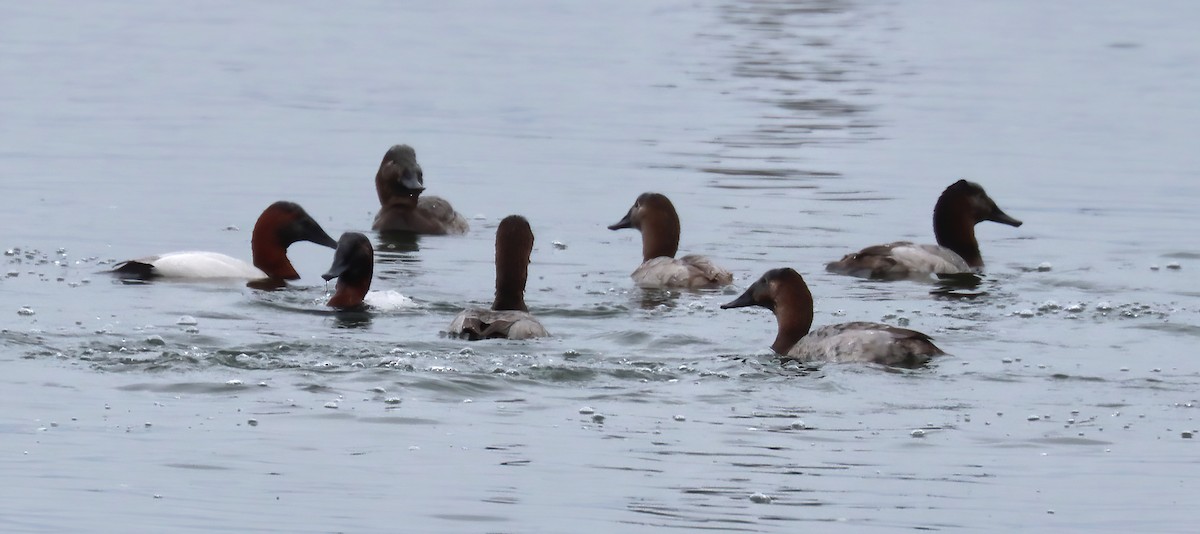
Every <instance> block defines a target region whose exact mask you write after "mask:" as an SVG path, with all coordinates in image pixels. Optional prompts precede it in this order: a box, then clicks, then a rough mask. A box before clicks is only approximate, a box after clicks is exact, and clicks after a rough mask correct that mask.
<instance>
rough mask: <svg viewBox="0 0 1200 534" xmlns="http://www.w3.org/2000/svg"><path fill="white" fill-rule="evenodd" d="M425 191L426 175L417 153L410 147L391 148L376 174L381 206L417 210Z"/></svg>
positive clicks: (384, 156) (398, 146) (377, 191)
mask: <svg viewBox="0 0 1200 534" xmlns="http://www.w3.org/2000/svg"><path fill="white" fill-rule="evenodd" d="M424 190H425V173H424V172H423V171H422V170H421V166H420V165H418V164H417V152H416V151H415V150H413V148H412V147H410V146H408V145H395V146H393V147H392V148H389V149H388V151H387V153H386V154H384V155H383V161H382V162H380V163H379V171H378V172H376V173H375V192H376V193H377V194H378V195H379V205H380V206H382V207H388V206H397V207H409V208H415V207H416V206H417V200H418V199H419V198H420V196H421V192H422V191H424Z"/></svg>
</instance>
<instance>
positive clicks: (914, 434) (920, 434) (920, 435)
mask: <svg viewBox="0 0 1200 534" xmlns="http://www.w3.org/2000/svg"><path fill="white" fill-rule="evenodd" d="M908 435H909V436H912V437H914V438H923V437H925V431H924V430H922V429H920V428H918V429H915V430H913V431H912V432H909V433H908Z"/></svg>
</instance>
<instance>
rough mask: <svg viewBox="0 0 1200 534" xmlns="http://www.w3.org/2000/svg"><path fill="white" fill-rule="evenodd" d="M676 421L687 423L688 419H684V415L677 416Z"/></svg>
mask: <svg viewBox="0 0 1200 534" xmlns="http://www.w3.org/2000/svg"><path fill="white" fill-rule="evenodd" d="M675 420H676V421H687V417H684V416H682V415H676V416H675Z"/></svg>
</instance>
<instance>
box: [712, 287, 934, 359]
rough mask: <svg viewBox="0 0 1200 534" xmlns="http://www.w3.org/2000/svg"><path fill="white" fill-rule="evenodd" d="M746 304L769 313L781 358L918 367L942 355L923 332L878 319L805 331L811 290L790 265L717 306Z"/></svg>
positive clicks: (809, 316) (810, 319)
mask: <svg viewBox="0 0 1200 534" xmlns="http://www.w3.org/2000/svg"><path fill="white" fill-rule="evenodd" d="M746 306H762V307H763V308H766V309H768V310H771V311H772V312H774V313H775V320H776V322H777V323H778V325H779V332H778V333H777V334H776V336H775V342H774V343H772V344H771V349H772V350H774V351H775V353H776V354H779V355H780V356H782V357H783V358H784V359H787V360H799V361H804V362H870V363H878V364H883V365H890V366H896V367H918V366H920V365H922V364H924V363H925V362H927V361H929V359H930V358H932V357H933V356H938V355H941V354H945V353H944V352H942V349H939V348H938V347H937V346H936V345H934V344H933V341H932V340H931V339H930V338H929V336H927V335H925V334H922V333H920V332H917V331H915V330H909V329H907V328H897V327H894V326H889V325H886V324H880V323H867V322H854V323H843V324H837V325H831V326H824V327H821V328H818V329H816V330H814V331H811V332H810V331H809V329H810V328H811V327H812V322H813V297H812V293H811V292H809V290H808V284H806V283H804V278H803V277H802V276H800V273H797V272H796V271H794V270H792V269H791V268H782V269H772V270H770V271H767V272H766V274H764V275H762V277H761V278H759V279H758V280H757V281H756V282H754V284H753V285H751V286H750V288H749V289H747V290H746V292H745V293H742V295H741V296H740V297H738V298H736V299H734V300H733V301H732V302H730V303H728V304H724V305H722V306H721V309H729V308H742V307H746Z"/></svg>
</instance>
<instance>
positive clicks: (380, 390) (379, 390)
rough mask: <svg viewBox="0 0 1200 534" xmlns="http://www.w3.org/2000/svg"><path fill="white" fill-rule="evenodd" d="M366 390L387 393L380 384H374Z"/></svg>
mask: <svg viewBox="0 0 1200 534" xmlns="http://www.w3.org/2000/svg"><path fill="white" fill-rule="evenodd" d="M367 391H370V392H371V393H387V390H386V389H383V388H382V387H380V386H375V387H373V388H371V389H369V390H367Z"/></svg>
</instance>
